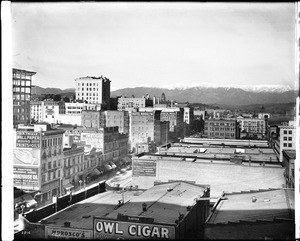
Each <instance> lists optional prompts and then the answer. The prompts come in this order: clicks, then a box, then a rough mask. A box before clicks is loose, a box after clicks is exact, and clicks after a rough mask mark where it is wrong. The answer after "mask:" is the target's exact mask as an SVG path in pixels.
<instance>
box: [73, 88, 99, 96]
mask: <svg viewBox="0 0 300 241" xmlns="http://www.w3.org/2000/svg"><path fill="white" fill-rule="evenodd" d="M97 90H98V89H97ZM92 94H93V96H98V93H89V92H87V93H86V95H87V96H88V95H92ZM77 95H78V96H80V93H77ZM82 96H84V93H82Z"/></svg>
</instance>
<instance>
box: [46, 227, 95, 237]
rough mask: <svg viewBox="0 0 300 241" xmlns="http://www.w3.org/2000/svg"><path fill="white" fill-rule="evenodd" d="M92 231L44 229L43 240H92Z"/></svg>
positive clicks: (59, 228) (57, 228)
mask: <svg viewBox="0 0 300 241" xmlns="http://www.w3.org/2000/svg"><path fill="white" fill-rule="evenodd" d="M92 238H93V232H92V230H85V229H77V228H61V227H50V226H46V227H45V239H92Z"/></svg>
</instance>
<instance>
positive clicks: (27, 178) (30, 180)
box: [14, 166, 39, 190]
mask: <svg viewBox="0 0 300 241" xmlns="http://www.w3.org/2000/svg"><path fill="white" fill-rule="evenodd" d="M38 175H39V172H38V168H34V167H17V166H14V186H16V187H19V188H22V189H30V190H39V176H38Z"/></svg>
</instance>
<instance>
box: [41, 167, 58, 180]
mask: <svg viewBox="0 0 300 241" xmlns="http://www.w3.org/2000/svg"><path fill="white" fill-rule="evenodd" d="M56 178H60V170H55V171H49V172H47V173H44V174H42V183H43V182H49V181H51V180H54V179H56Z"/></svg>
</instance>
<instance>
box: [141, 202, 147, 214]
mask: <svg viewBox="0 0 300 241" xmlns="http://www.w3.org/2000/svg"><path fill="white" fill-rule="evenodd" d="M142 207H143V212H146V211H147V204H146V203H143V204H142Z"/></svg>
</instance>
